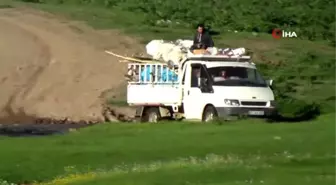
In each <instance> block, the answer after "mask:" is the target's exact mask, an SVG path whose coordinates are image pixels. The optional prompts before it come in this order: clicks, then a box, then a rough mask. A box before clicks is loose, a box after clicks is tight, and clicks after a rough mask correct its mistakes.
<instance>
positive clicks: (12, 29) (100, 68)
mask: <svg viewBox="0 0 336 185" xmlns="http://www.w3.org/2000/svg"><path fill="white" fill-rule="evenodd" d="M0 41H1V42H0V116H1V117H3V118H10V119H12V120H16V121H20V120H22V119H27V116H25V118H23V117H24V116H22V115H31V116H33V117H34V116H36V117H50V118H54V119H64V118H65V117H68V118H70V119H71V120H74V121H77V120H83V119H85V120H97V121H98V120H102V119H103V117H102V102H103V101H104V100H102V98H101V97H102V94H103V93H104V92H106V91H109V92H110V94H109V95H113V94H115V95H118V94H120V93H119V91H124V89H120V86H121V85H122V84H123V83H124V77H123V75H124V74H125V73H124V71H125V70H126V67H125V66H124V65H125V64H122V63H119V62H118V61H117V60H116V59H115V58H113V57H112V56H108V55H106V54H105V53H104V49H110V50H113V51H115V52H118V53H121V54H131V53H134V52H139V51H141V50H142V48H143V46H141V45H140V44H139V42H138V41H137V40H135V39H133V38H130V37H127V36H124V35H122V34H120V33H118V32H116V31H95V30H93V29H91V28H89V27H87V26H85V25H83V24H81V23H78V22H70V21H68V20H64V19H62V18H58V17H55V16H53V15H50V14H48V13H44V12H38V11H36V10H31V9H26V8H24V9H23V8H22V9H21V8H20V9H1V10H0ZM126 47H127V52H128V53H125V52H126V51H125V50H126V49H125V48H126ZM111 89H112V90H111ZM19 115H21V116H19ZM0 119H1V118H0Z"/></svg>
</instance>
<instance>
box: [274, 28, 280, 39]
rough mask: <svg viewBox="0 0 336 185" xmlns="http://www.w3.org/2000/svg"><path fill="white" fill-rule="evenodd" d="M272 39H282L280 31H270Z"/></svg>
mask: <svg viewBox="0 0 336 185" xmlns="http://www.w3.org/2000/svg"><path fill="white" fill-rule="evenodd" d="M272 37H273V38H275V39H280V38H281V37H282V30H280V29H274V30H273V31H272Z"/></svg>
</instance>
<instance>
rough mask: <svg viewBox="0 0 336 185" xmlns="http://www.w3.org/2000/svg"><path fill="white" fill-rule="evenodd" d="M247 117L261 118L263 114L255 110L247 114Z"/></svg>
mask: <svg viewBox="0 0 336 185" xmlns="http://www.w3.org/2000/svg"><path fill="white" fill-rule="evenodd" d="M248 114H249V115H253V116H263V115H264V114H265V112H264V111H257V110H251V111H249V112H248Z"/></svg>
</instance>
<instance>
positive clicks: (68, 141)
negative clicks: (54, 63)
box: [0, 114, 335, 185]
mask: <svg viewBox="0 0 336 185" xmlns="http://www.w3.org/2000/svg"><path fill="white" fill-rule="evenodd" d="M334 116H335V115H334V114H332V115H324V116H321V117H319V118H318V119H317V120H316V121H313V122H309V123H305V124H285V123H279V124H265V123H262V122H260V121H251V120H249V121H239V122H235V123H234V124H223V125H216V124H208V125H204V124H195V123H193V124H191V123H185V124H181V123H177V124H175V123H172V124H160V125H149V124H133V125H127V124H106V125H98V126H94V127H90V128H86V129H83V130H80V131H76V132H72V133H71V134H69V135H65V136H50V137H40V138H11V139H8V138H2V137H0V146H1V148H2V150H1V152H0V163H1V165H0V179H5V180H8V181H10V182H23V181H28V182H31V181H44V182H46V181H48V182H51V183H50V185H51V184H53V185H62V182H68V183H69V184H77V185H79V184H81V185H83V184H85V185H87V184H90V185H93V184H94V185H106V184H110V183H111V182H113V184H118V185H124V184H137V185H142V184H143V185H154V184H156V185H157V184H162V185H164V184H167V185H170V184H181V185H182V184H184V185H200V184H202V185H215V184H216V185H219V184H224V185H226V184H227V185H232V184H246V183H249V182H251V181H253V184H260V185H261V184H267V185H283V184H287V185H297V184H311V185H316V184H323V185H333V184H334V183H335V176H334V174H335V169H334V164H335V155H334V154H335V145H334V141H335V134H334V131H335V125H334V121H335V117H334ZM0 184H1V183H0ZM64 184H65V183H64Z"/></svg>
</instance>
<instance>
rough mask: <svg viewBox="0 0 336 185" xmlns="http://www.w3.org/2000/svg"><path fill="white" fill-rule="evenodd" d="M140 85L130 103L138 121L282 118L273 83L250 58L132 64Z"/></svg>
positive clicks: (132, 87) (131, 91)
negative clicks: (273, 90) (170, 63)
mask: <svg viewBox="0 0 336 185" xmlns="http://www.w3.org/2000/svg"><path fill="white" fill-rule="evenodd" d="M129 65H131V67H129V68H134V69H136V71H138V73H137V74H136V76H138V79H137V80H136V81H133V82H129V84H128V87H127V88H128V89H127V102H128V104H129V105H131V106H137V107H138V108H137V111H136V117H139V118H141V120H142V121H147V122H157V121H158V120H160V119H162V118H170V119H186V120H199V121H204V122H209V121H212V120H214V119H218V118H219V119H228V118H230V117H232V116H240V115H245V116H260V117H270V116H272V115H274V114H275V113H276V107H275V99H274V94H273V92H272V89H271V88H270V87H271V85H272V80H269V81H266V80H265V79H263V77H262V75H261V74H260V73H259V72H258V70H257V68H256V65H255V64H254V63H253V62H252V61H251V58H250V57H249V56H243V57H237V58H232V57H224V56H192V57H188V58H186V59H185V60H184V61H182V62H181V63H180V64H179V65H175V66H168V65H167V64H156V63H152V64H129Z"/></svg>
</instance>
